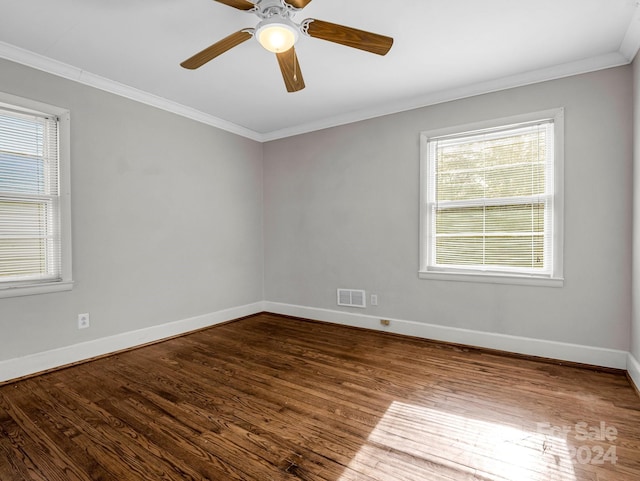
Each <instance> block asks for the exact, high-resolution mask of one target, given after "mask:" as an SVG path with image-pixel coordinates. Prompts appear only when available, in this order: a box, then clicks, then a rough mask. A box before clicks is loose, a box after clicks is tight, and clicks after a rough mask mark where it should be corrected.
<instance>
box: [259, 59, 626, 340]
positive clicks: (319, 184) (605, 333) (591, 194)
mask: <svg viewBox="0 0 640 481" xmlns="http://www.w3.org/2000/svg"><path fill="white" fill-rule="evenodd" d="M631 98H632V71H631V68H630V67H629V66H626V67H620V68H615V69H609V70H604V71H599V72H595V73H590V74H586V75H580V76H575V77H570V78H565V79H560V80H556V81H551V82H545V83H540V84H536V85H531V86H526V87H522V88H516V89H512V90H507V91H501V92H497V93H492V94H487V95H481V96H477V97H473V98H468V99H462V100H459V101H455V102H449V103H444V104H440V105H435V106H431V107H426V108H422V109H417V110H413V111H409V112H404V113H400V114H396V115H390V116H386V117H381V118H376V119H373V120H369V121H364V122H359V123H355V124H350V125H346V126H341V127H336V128H332V129H327V130H323V131H318V132H314V133H310V134H306V135H301V136H297V137H293V138H288V139H281V140H277V141H273V142H270V143H268V144H266V145H265V147H264V170H265V173H264V192H265V194H264V195H265V214H264V216H265V231H264V237H265V298H266V300H268V301H273V302H282V303H289V304H295V305H302V306H309V307H316V308H326V309H338V306H336V300H335V290H336V288H338V287H344V288H362V289H366V290H367V291H368V292H369V293H375V294H378V296H379V301H380V305H379V306H378V307H368V308H367V309H366V310H354V311H353V312H357V313H365V314H371V315H376V316H384V317H394V318H397V319H405V320H413V321H419V322H425V323H433V324H438V325H444V326H450V327H460V328H468V329H474V330H479V331H487V332H494V333H502V334H511V335H518V336H526V337H532V338H538V339H544V340H554V341H562V342H569V343H577V344H582V345H588V346H597V347H605V348H612V349H622V350H628V349H629V332H630V323H631V265H630V259H631V205H632V178H631V172H632V135H633V133H632V105H631V102H630V101H629V99H631ZM554 107H565V109H566V111H565V136H566V143H565V154H566V155H565V218H566V221H565V269H564V270H565V279H566V281H565V285H564V287H563V288H549V287H529V286H509V285H496V284H482V283H467V282H450V281H449V282H447V281H436V280H419V279H418V277H417V271H418V208H419V207H418V191H419V179H418V172H419V133H420V131H423V130H428V129H434V128H441V127H446V126H450V125H458V124H464V123H468V122H474V121H479V120H484V119H491V118H500V117H505V116H510V115H515V114H521V113H526V112H532V111H538V110H544V109H549V108H554ZM347 310H348V309H347Z"/></svg>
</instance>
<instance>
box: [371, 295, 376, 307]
mask: <svg viewBox="0 0 640 481" xmlns="http://www.w3.org/2000/svg"><path fill="white" fill-rule="evenodd" d="M371 305H372V306H377V305H378V294H371Z"/></svg>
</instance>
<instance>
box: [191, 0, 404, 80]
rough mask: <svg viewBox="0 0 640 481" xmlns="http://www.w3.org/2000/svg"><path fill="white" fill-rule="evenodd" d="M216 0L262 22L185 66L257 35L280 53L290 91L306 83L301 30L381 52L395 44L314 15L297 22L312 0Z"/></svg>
mask: <svg viewBox="0 0 640 481" xmlns="http://www.w3.org/2000/svg"><path fill="white" fill-rule="evenodd" d="M215 1H216V2H219V3H223V4H225V5H228V6H230V7H233V8H237V9H238V10H243V11H245V12H249V13H255V14H256V15H257V16H258V17H259V18H260V22H259V23H258V24H257V25H256V27H255V28H245V29H242V30H240V31H238V32H235V33H232V34H231V35H229V36H228V37H225V38H223V39H222V40H220V41H219V42H216V43H214V44H213V45H211V46H210V47H207V48H205V49H204V50H202V51H201V52H198V53H197V54H195V55H194V56H192V57H190V58H188V59H187V60H185V61H184V62H182V63H181V64H180V65H181V66H182V67H184V68H187V69H191V70H193V69H197V68H198V67H201V66H202V65H204V64H205V63H207V62H209V61H210V60H213V59H214V58H216V57H218V56H219V55H222V54H223V53H225V52H226V51H228V50H231V49H232V48H233V47H237V46H238V45H240V44H241V43H243V42H245V41H247V40H249V39H250V38H251V37H255V38H256V39H257V40H258V42H259V43H260V45H262V46H263V47H264V48H266V49H267V50H269V51H270V52H273V53H275V54H276V57H277V59H278V64H279V65H280V71H281V72H282V77H283V79H284V84H285V86H286V88H287V91H288V92H297V91H299V90H302V89H303V88H304V87H305V85H304V80H303V78H302V72H301V70H300V64H299V63H298V57H297V55H296V51H295V47H294V45H295V43H296V41H297V40H298V37H299V35H300V33H302V34H304V35H307V36H309V37H313V38H319V39H322V40H327V41H329V42H334V43H338V44H341V45H346V46H347V47H353V48H357V49H360V50H364V51H366V52H371V53H375V54H378V55H386V54H387V52H388V51H389V50H390V49H391V46H392V45H393V38H391V37H387V36H385V35H379V34H376V33H371V32H365V31H364V30H358V29H356V28H351V27H345V26H344V25H338V24H335V23H329V22H324V21H322V20H316V19H314V18H308V19H306V20H303V21H302V22H301V23H296V22H294V21H293V20H292V17H293V16H294V15H295V14H296V13H297V12H299V11H300V10H302V9H303V8H304V7H306V6H307V5H308V4H309V3H311V0H253V1H250V0H215Z"/></svg>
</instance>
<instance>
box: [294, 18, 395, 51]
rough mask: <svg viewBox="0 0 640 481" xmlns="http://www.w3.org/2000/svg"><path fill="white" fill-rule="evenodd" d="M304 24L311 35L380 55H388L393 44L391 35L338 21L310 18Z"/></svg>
mask: <svg viewBox="0 0 640 481" xmlns="http://www.w3.org/2000/svg"><path fill="white" fill-rule="evenodd" d="M302 25H303V26H304V25H306V27H307V30H306V32H307V34H308V35H309V36H310V37H314V38H320V39H322V40H327V41H329V42H334V43H339V44H340V45H346V46H347V47H353V48H358V49H360V50H364V51H366V52H371V53H375V54H378V55H386V54H387V52H388V51H389V50H390V49H391V46H392V45H393V39H392V38H391V37H387V36H385V35H378V34H377V33H371V32H365V31H364V30H358V29H357V28H351V27H345V26H344V25H338V24H336V23H329V22H324V21H322V20H315V19H313V18H309V19H307V20H305V21H304V22H302Z"/></svg>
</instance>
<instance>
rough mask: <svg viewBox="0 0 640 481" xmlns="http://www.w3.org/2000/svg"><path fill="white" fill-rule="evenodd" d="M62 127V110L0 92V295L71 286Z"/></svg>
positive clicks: (64, 128)
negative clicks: (0, 93)
mask: <svg viewBox="0 0 640 481" xmlns="http://www.w3.org/2000/svg"><path fill="white" fill-rule="evenodd" d="M5 100H6V101H7V102H6V103H5V102H4V101H5ZM9 102H11V103H9ZM68 126H69V113H68V112H67V111H65V110H63V109H59V108H57V107H52V106H47V105H44V104H40V103H37V102H33V101H28V100H25V99H19V98H17V97H13V96H9V95H4V94H2V95H0V297H8V296H16V295H27V294H36V293H43V292H51V291H57V290H67V289H70V288H71V256H70V248H71V245H70V243H71V239H70V232H71V230H70V223H69V222H70V219H69V213H70V212H69V210H70V207H69V206H70V203H69V201H70V199H69V172H68V167H69V159H68V157H69V152H68Z"/></svg>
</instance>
